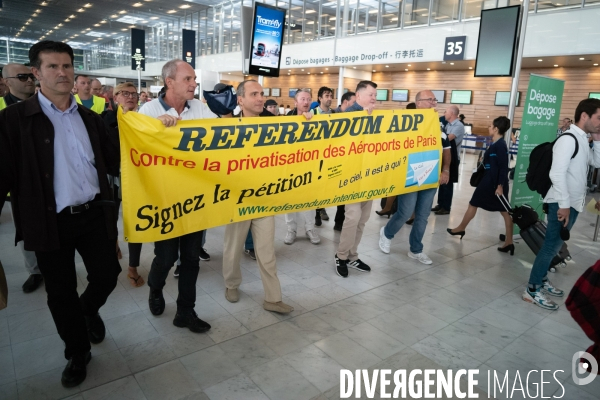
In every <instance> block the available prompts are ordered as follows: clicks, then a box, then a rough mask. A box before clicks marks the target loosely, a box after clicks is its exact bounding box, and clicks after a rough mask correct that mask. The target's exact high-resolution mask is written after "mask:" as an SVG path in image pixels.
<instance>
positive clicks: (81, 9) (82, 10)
mask: <svg viewBox="0 0 600 400" xmlns="http://www.w3.org/2000/svg"><path fill="white" fill-rule="evenodd" d="M84 11H85V10H84V9H83V8H80V9H79V10H77V12H84Z"/></svg>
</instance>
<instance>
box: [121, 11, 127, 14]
mask: <svg viewBox="0 0 600 400" xmlns="http://www.w3.org/2000/svg"><path fill="white" fill-rule="evenodd" d="M126 12H127V11H125V10H121V11H119V14H125V13H126Z"/></svg>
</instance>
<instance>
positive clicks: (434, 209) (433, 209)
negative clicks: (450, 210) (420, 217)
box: [431, 204, 442, 212]
mask: <svg viewBox="0 0 600 400" xmlns="http://www.w3.org/2000/svg"><path fill="white" fill-rule="evenodd" d="M441 209H442V207H441V206H440V205H439V204H438V205H437V206H435V207H433V208H432V209H431V211H433V212H436V211H439V210H441Z"/></svg>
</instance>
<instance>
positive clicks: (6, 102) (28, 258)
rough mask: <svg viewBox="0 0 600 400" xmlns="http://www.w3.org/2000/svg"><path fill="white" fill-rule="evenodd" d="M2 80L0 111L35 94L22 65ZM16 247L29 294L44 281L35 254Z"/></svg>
mask: <svg viewBox="0 0 600 400" xmlns="http://www.w3.org/2000/svg"><path fill="white" fill-rule="evenodd" d="M2 78H3V79H4V81H5V82H6V86H8V88H9V90H10V92H8V93H7V94H6V95H5V96H4V97H0V110H3V109H5V108H6V107H9V106H11V105H13V104H16V103H19V102H21V101H23V100H27V99H28V98H30V97H31V96H33V94H34V93H35V76H34V75H33V74H32V73H31V70H30V69H29V67H27V66H25V65H23V64H7V65H6V66H5V67H4V68H3V69H2ZM3 204H4V200H3V201H2V204H0V212H1V211H2V205H3ZM13 220H14V217H13ZM17 246H19V249H20V250H21V253H22V254H23V260H24V262H25V268H26V269H27V272H29V278H27V280H26V281H25V283H24V284H23V286H22V288H23V291H24V292H25V293H31V292H33V291H34V290H36V289H37V288H38V287H39V286H40V284H41V283H42V281H43V280H44V279H43V278H42V274H41V272H40V269H39V268H38V263H37V258H36V257H35V252H33V251H28V250H25V248H24V246H23V241H20V242H19V243H17Z"/></svg>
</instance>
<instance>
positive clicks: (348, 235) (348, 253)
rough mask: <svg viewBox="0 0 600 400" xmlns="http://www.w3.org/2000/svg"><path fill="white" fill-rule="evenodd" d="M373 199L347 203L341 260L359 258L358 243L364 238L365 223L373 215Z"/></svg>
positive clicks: (341, 242) (341, 237) (340, 246)
mask: <svg viewBox="0 0 600 400" xmlns="http://www.w3.org/2000/svg"><path fill="white" fill-rule="evenodd" d="M372 206H373V201H371V200H369V201H363V202H360V203H352V204H346V218H345V219H344V225H343V226H342V233H341V234H340V244H339V246H338V251H337V256H338V258H339V259H341V260H351V261H354V260H357V259H358V245H359V243H360V239H361V238H362V234H363V229H364V228H365V224H366V223H367V221H368V220H369V217H370V216H371V207H372Z"/></svg>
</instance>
